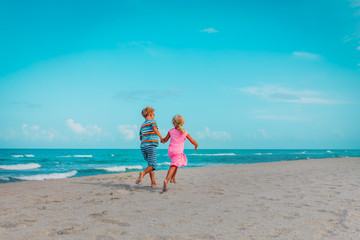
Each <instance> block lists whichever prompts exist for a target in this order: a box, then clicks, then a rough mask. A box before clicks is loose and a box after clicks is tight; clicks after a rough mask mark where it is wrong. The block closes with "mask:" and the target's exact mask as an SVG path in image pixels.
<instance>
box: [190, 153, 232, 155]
mask: <svg viewBox="0 0 360 240" xmlns="http://www.w3.org/2000/svg"><path fill="white" fill-rule="evenodd" d="M189 155H192V156H236V154H235V153H214V154H210V153H203V154H199V153H192V154H189Z"/></svg>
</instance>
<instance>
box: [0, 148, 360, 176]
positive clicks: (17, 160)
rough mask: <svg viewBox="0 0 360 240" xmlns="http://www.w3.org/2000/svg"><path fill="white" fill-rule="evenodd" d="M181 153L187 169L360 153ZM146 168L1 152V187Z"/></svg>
mask: <svg viewBox="0 0 360 240" xmlns="http://www.w3.org/2000/svg"><path fill="white" fill-rule="evenodd" d="M184 152H185V154H186V155H187V158H188V165H187V167H202V166H216V165H229V164H252V163H261V162H277V161H295V160H305V159H313V158H337V157H360V150H359V149H356V150H354V149H348V150H334V149H318V150H306V149H293V150H279V149H277V150H271V149H263V150H259V149H253V150H245V149H226V150H222V149H198V150H196V151H194V150H190V149H185V151H184ZM157 163H158V168H157V170H167V169H168V168H169V166H170V159H169V157H168V156H167V150H166V149H158V150H157ZM146 167H147V163H146V161H145V160H144V159H143V157H142V154H141V151H140V150H139V149H0V183H8V182H18V181H33V180H45V179H59V178H71V177H83V176H91V175H99V174H114V173H120V172H133V171H141V170H142V169H145V168H146Z"/></svg>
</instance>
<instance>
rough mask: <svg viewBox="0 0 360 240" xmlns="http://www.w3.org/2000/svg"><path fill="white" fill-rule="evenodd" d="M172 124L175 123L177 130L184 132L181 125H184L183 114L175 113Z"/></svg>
mask: <svg viewBox="0 0 360 240" xmlns="http://www.w3.org/2000/svg"><path fill="white" fill-rule="evenodd" d="M172 121H173V123H174V125H175V128H176V129H177V130H179V131H180V132H182V133H185V129H184V128H183V127H182V125H184V123H185V119H184V117H183V116H181V115H175V116H174V117H173V119H172Z"/></svg>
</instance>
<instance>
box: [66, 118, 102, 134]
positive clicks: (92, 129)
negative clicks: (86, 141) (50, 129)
mask: <svg viewBox="0 0 360 240" xmlns="http://www.w3.org/2000/svg"><path fill="white" fill-rule="evenodd" d="M66 124H67V125H68V127H70V129H71V130H72V131H73V132H74V133H76V134H78V135H88V136H93V135H96V134H101V128H99V127H98V126H97V125H89V126H86V127H83V126H82V125H81V124H80V123H75V122H74V120H72V119H68V120H66Z"/></svg>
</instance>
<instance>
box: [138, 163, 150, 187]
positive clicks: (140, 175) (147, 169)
mask: <svg viewBox="0 0 360 240" xmlns="http://www.w3.org/2000/svg"><path fill="white" fill-rule="evenodd" d="M153 170H154V169H153V168H152V167H150V166H149V167H147V168H146V169H145V170H144V171H141V172H140V173H139V178H138V179H137V180H136V182H135V183H136V184H139V183H140V182H141V180H142V179H143V177H144V176H145V175H146V174H148V173H150V172H151V171H153Z"/></svg>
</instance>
